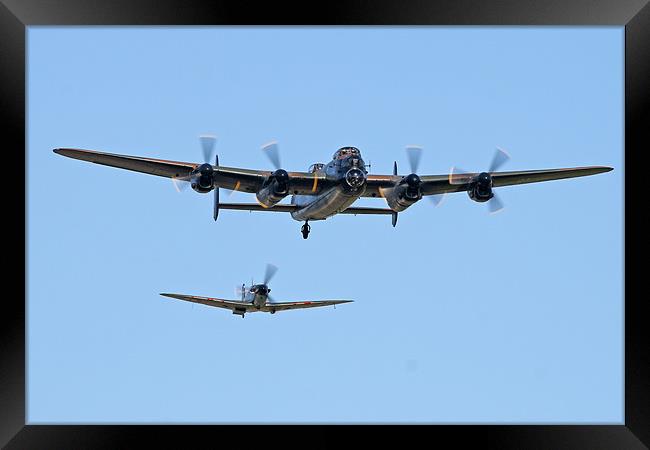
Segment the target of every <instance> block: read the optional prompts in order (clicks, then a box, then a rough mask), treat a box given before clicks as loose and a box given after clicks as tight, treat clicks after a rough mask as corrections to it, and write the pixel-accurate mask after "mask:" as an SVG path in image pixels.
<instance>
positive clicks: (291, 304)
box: [261, 300, 353, 312]
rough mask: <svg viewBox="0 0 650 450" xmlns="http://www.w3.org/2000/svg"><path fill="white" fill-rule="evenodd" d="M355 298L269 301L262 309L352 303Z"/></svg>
mask: <svg viewBox="0 0 650 450" xmlns="http://www.w3.org/2000/svg"><path fill="white" fill-rule="evenodd" d="M352 301H353V300H318V301H313V302H312V301H303V302H279V303H267V304H266V305H264V306H263V307H262V308H261V309H262V311H266V312H270V311H286V310H289V309H302V308H317V307H319V306H332V305H339V304H341V303H352Z"/></svg>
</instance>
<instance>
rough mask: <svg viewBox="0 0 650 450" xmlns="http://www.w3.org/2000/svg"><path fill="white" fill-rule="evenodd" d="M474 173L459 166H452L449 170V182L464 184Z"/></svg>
mask: <svg viewBox="0 0 650 450" xmlns="http://www.w3.org/2000/svg"><path fill="white" fill-rule="evenodd" d="M475 175H476V173H472V172H468V171H466V170H464V169H461V168H460V167H456V166H454V167H452V168H451V169H450V170H449V184H466V183H469V182H470V180H471V179H472V177H474V176H475Z"/></svg>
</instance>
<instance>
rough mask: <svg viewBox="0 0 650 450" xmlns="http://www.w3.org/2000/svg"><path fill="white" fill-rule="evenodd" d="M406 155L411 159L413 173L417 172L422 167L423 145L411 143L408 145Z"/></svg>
mask: <svg viewBox="0 0 650 450" xmlns="http://www.w3.org/2000/svg"><path fill="white" fill-rule="evenodd" d="M406 155H407V156H408V159H409V165H410V167H411V173H417V171H418V168H419V167H420V160H421V159H422V147H420V146H418V145H409V146H407V147H406Z"/></svg>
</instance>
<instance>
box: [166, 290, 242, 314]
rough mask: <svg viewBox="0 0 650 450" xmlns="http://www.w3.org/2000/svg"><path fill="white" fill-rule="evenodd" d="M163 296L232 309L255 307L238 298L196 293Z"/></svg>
mask: <svg viewBox="0 0 650 450" xmlns="http://www.w3.org/2000/svg"><path fill="white" fill-rule="evenodd" d="M160 295H162V296H163V297H170V298H176V299H178V300H185V301H186V302H192V303H201V304H202V305H208V306H216V307H217V308H224V309H230V310H235V309H238V310H243V309H245V310H246V311H248V310H249V309H250V308H252V307H253V305H252V304H251V303H248V302H238V301H236V300H224V299H221V298H211V297H197V296H196V295H183V294H160Z"/></svg>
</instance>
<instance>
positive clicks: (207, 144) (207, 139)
mask: <svg viewBox="0 0 650 450" xmlns="http://www.w3.org/2000/svg"><path fill="white" fill-rule="evenodd" d="M199 139H200V140H201V147H202V148H203V161H204V162H206V163H209V162H210V161H212V159H213V158H212V157H213V155H214V145H215V144H216V142H217V137H216V136H215V135H213V134H202V135H201V136H199Z"/></svg>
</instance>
